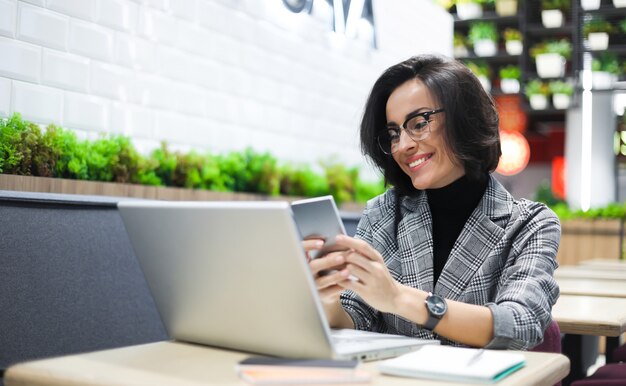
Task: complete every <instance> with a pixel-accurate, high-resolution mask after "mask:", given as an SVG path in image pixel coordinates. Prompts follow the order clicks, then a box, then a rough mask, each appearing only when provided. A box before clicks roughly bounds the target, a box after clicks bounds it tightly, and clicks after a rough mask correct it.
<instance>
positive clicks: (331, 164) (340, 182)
mask: <svg viewBox="0 0 626 386" xmlns="http://www.w3.org/2000/svg"><path fill="white" fill-rule="evenodd" d="M321 166H322V168H323V169H324V172H325V175H326V180H327V181H328V188H329V190H330V194H332V195H333V197H334V198H335V200H336V201H337V202H338V203H341V202H345V201H350V200H352V199H354V197H355V190H356V181H357V180H358V178H359V171H358V169H357V168H347V167H345V166H344V165H342V164H340V163H339V162H337V161H336V160H333V159H330V160H325V161H323V162H321Z"/></svg>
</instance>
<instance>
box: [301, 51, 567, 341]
mask: <svg viewBox="0 0 626 386" xmlns="http://www.w3.org/2000/svg"><path fill="white" fill-rule="evenodd" d="M361 148H362V151H363V153H364V154H365V155H366V156H367V157H369V158H370V159H371V160H372V161H373V162H374V164H375V165H376V166H377V167H378V168H379V169H380V170H381V171H382V173H383V175H384V177H385V181H386V182H387V184H388V185H391V186H392V187H391V188H390V189H388V190H387V191H386V192H385V193H383V194H381V195H380V196H378V197H376V198H374V199H372V200H370V202H369V203H368V205H367V208H366V209H365V211H364V213H363V215H362V217H361V222H360V223H359V226H358V229H357V233H356V236H355V238H351V237H347V236H343V237H337V244H338V245H340V246H343V247H345V248H347V249H348V251H344V252H337V253H335V254H330V255H328V256H326V257H324V258H321V259H315V260H313V261H311V262H310V265H311V270H312V271H313V273H314V274H315V275H316V283H317V286H318V290H319V292H320V296H321V298H322V302H323V304H324V307H325V309H326V314H327V316H328V318H329V322H330V324H331V326H333V327H343V328H356V329H361V330H372V331H377V332H387V333H392V334H404V335H408V336H415V337H421V338H427V339H432V338H439V339H441V340H442V342H443V343H445V344H454V345H467V346H477V347H488V348H530V347H533V346H536V345H538V344H539V343H541V341H542V340H543V334H544V331H545V329H546V328H547V326H548V325H549V324H550V322H551V316H550V315H551V309H552V305H553V304H554V303H555V302H556V299H557V298H558V294H559V289H558V286H557V284H556V281H555V280H554V278H553V272H554V269H555V268H556V266H557V263H556V260H555V256H556V252H557V249H558V245H559V235H560V224H559V220H558V218H557V217H556V215H555V214H554V213H553V212H552V211H551V210H550V209H548V208H547V207H546V206H544V205H543V204H538V203H535V202H531V201H527V200H519V201H517V200H515V199H513V197H512V196H511V195H510V194H509V193H508V192H507V191H506V190H505V189H504V187H503V186H502V185H501V184H500V183H499V182H498V181H497V180H496V179H495V178H494V177H492V175H491V173H492V172H493V171H494V169H495V168H496V166H497V165H498V160H499V158H500V155H501V150H500V134H499V130H498V115H497V112H496V109H495V106H494V103H493V100H492V99H491V97H490V96H489V95H488V94H487V93H486V92H485V91H484V89H483V88H482V86H481V85H480V82H479V81H478V79H477V78H476V76H475V75H474V74H473V73H472V72H471V71H470V70H469V69H468V68H467V67H466V66H464V65H463V64H461V63H459V62H457V61H454V60H450V59H447V58H444V57H440V56H431V55H423V56H417V57H413V58H410V59H408V60H406V61H404V62H402V63H399V64H397V65H395V66H392V67H390V68H389V69H387V70H386V71H385V72H384V73H383V74H382V75H381V77H380V78H379V79H378V80H377V81H376V83H375V84H374V86H373V88H372V91H371V93H370V96H369V98H368V101H367V103H366V105H365V111H364V114H363V119H362V122H361ZM305 248H306V249H308V250H313V249H314V244H313V243H310V244H309V243H307V244H305ZM333 268H334V269H336V272H335V273H333V274H330V275H327V276H320V275H319V274H318V273H319V272H321V271H323V270H327V269H333ZM355 277H356V278H358V280H356V281H355V280H350V278H355Z"/></svg>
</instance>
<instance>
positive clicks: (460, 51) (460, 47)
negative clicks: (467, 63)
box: [452, 32, 469, 58]
mask: <svg viewBox="0 0 626 386" xmlns="http://www.w3.org/2000/svg"><path fill="white" fill-rule="evenodd" d="M452 46H453V53H454V57H455V58H465V57H467V56H469V51H468V50H467V39H466V38H465V36H463V34H461V33H460V32H455V33H454V40H453V45H452Z"/></svg>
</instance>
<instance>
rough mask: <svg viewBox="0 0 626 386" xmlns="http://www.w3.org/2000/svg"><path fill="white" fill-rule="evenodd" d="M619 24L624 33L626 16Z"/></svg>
mask: <svg viewBox="0 0 626 386" xmlns="http://www.w3.org/2000/svg"><path fill="white" fill-rule="evenodd" d="M617 25H618V26H619V29H620V31H622V33H626V18H624V19H622V20H620V21H619V22H618V23H617Z"/></svg>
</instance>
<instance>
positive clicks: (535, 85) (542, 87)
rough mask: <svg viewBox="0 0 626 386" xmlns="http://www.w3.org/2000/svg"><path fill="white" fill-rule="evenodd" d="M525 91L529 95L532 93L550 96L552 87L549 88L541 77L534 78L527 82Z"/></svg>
mask: <svg viewBox="0 0 626 386" xmlns="http://www.w3.org/2000/svg"><path fill="white" fill-rule="evenodd" d="M524 93H525V94H526V96H528V97H530V96H532V95H544V96H548V95H549V94H550V89H549V88H548V85H547V84H546V83H545V82H542V81H541V80H539V79H533V80H531V81H530V82H528V83H527V84H526V87H525V89H524Z"/></svg>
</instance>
